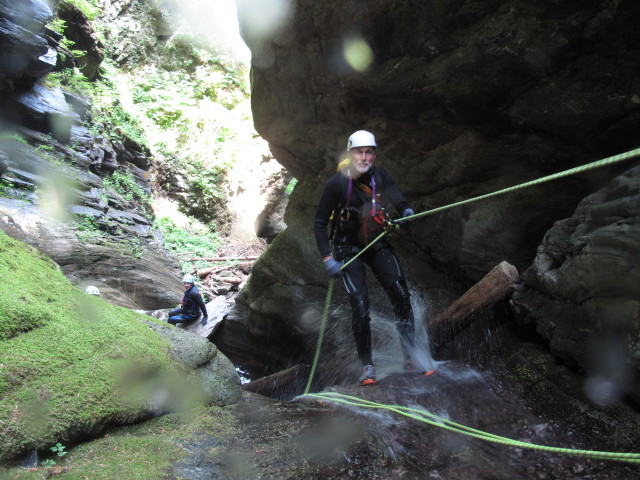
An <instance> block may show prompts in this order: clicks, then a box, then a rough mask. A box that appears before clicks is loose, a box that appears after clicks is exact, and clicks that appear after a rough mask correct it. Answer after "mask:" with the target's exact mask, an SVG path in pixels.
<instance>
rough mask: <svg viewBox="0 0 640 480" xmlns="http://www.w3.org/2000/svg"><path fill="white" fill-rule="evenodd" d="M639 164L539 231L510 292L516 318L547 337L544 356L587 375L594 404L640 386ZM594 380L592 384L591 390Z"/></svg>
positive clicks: (637, 395) (638, 393)
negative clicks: (521, 284)
mask: <svg viewBox="0 0 640 480" xmlns="http://www.w3.org/2000/svg"><path fill="white" fill-rule="evenodd" d="M639 212H640V167H635V168H633V169H631V170H629V171H627V172H625V173H624V174H623V175H621V176H619V177H616V178H615V179H614V180H613V181H612V182H611V183H610V184H609V185H608V186H607V187H605V188H604V189H602V190H600V191H598V192H596V193H594V194H592V195H590V196H588V197H587V198H585V199H584V200H582V201H581V202H580V203H579V204H578V207H577V208H576V211H575V213H574V214H573V216H571V217H570V218H567V219H564V220H560V221H558V222H556V223H555V224H554V226H553V227H552V228H551V229H550V230H549V231H548V232H547V234H546V235H545V237H544V239H543V242H542V244H541V245H540V247H539V248H538V254H537V256H536V258H535V260H534V262H533V265H532V266H531V267H530V268H529V269H527V270H526V271H525V272H524V273H523V279H524V281H525V282H526V284H527V285H528V286H529V289H528V290H527V291H526V292H520V293H517V294H515V295H514V296H513V299H512V305H513V306H514V308H515V309H516V311H517V312H518V317H517V318H518V319H519V323H520V324H522V325H523V326H526V327H527V328H531V329H534V330H535V331H536V332H537V333H538V334H539V335H541V336H542V337H543V338H544V339H545V340H547V341H548V342H549V348H550V350H551V353H553V354H554V355H556V356H558V357H560V358H562V359H563V361H564V362H565V363H566V364H567V365H569V366H570V367H573V368H579V369H580V370H584V371H586V372H589V377H590V379H591V382H592V383H593V385H594V387H593V389H592V397H593V398H592V399H593V400H594V401H595V402H596V403H604V404H615V403H617V402H618V401H620V400H621V398H622V397H624V396H625V395H630V396H631V397H632V398H634V399H635V401H636V402H637V401H638V400H640V390H639V387H638V385H637V382H635V381H634V380H633V379H634V378H638V376H639V375H640V363H639V362H638V358H640V350H638V345H639V339H640V329H639V326H638V321H637V319H638V317H639V315H640V307H639V305H640V293H639V291H638V288H637V286H638V285H640V272H639V271H638V269H636V268H633V267H632V266H633V265H637V264H638V262H640V248H638V245H640V214H639ZM596 384H599V387H596Z"/></svg>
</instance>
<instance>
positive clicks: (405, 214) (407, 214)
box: [400, 208, 416, 225]
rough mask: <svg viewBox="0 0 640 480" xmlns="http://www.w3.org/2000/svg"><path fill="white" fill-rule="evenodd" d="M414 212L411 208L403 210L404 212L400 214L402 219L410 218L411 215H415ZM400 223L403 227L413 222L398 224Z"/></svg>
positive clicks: (407, 221) (406, 221)
mask: <svg viewBox="0 0 640 480" xmlns="http://www.w3.org/2000/svg"><path fill="white" fill-rule="evenodd" d="M415 214H416V212H414V211H413V208H405V209H404V211H403V212H402V218H404V217H410V216H412V215H415ZM400 223H404V224H405V225H409V224H411V223H413V220H405V221H404V222H400Z"/></svg>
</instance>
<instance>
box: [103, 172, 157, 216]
mask: <svg viewBox="0 0 640 480" xmlns="http://www.w3.org/2000/svg"><path fill="white" fill-rule="evenodd" d="M103 183H104V187H105V188H111V189H112V190H113V191H115V192H116V193H118V194H120V195H121V196H122V198H124V199H125V200H126V201H127V202H132V203H133V202H137V203H139V205H140V208H141V210H142V212H143V213H144V214H145V215H148V214H149V212H150V205H151V198H150V197H149V195H148V194H147V192H145V191H144V189H143V188H142V187H141V186H140V185H138V184H137V183H136V179H135V177H134V176H133V173H131V171H130V170H124V171H121V170H116V171H115V172H113V174H112V175H111V176H110V177H107V178H105V179H104V180H103Z"/></svg>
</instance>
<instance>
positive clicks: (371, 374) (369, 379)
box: [360, 365, 376, 386]
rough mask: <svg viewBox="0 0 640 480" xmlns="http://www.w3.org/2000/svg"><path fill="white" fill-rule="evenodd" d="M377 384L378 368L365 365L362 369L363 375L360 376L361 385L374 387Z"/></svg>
mask: <svg viewBox="0 0 640 480" xmlns="http://www.w3.org/2000/svg"><path fill="white" fill-rule="evenodd" d="M374 383H376V367H374V366H373V365H365V366H364V367H362V375H360V385H362V386H365V385H373V384H374Z"/></svg>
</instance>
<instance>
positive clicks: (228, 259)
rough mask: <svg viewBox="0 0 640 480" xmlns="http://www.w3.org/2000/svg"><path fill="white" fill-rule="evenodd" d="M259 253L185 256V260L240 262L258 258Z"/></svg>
mask: <svg viewBox="0 0 640 480" xmlns="http://www.w3.org/2000/svg"><path fill="white" fill-rule="evenodd" d="M258 257H259V255H240V256H238V257H196V258H183V259H181V260H182V261H183V262H200V261H202V262H240V261H247V260H257V259H258Z"/></svg>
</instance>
